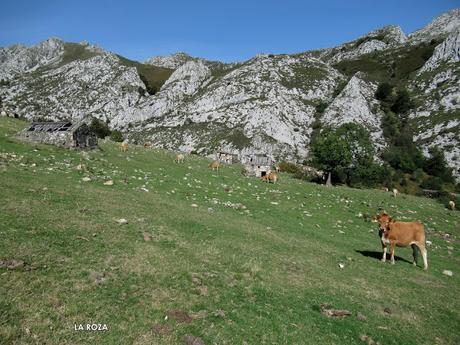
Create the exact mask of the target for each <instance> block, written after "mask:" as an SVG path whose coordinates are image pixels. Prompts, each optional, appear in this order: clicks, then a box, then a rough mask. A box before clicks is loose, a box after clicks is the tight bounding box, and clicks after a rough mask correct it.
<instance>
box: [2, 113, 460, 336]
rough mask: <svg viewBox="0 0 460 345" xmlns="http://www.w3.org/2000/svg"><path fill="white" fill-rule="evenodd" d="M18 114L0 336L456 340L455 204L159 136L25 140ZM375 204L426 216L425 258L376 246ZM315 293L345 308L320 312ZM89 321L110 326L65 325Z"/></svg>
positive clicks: (6, 182) (11, 148)
mask: <svg viewBox="0 0 460 345" xmlns="http://www.w3.org/2000/svg"><path fill="white" fill-rule="evenodd" d="M24 125H25V123H23V122H19V121H17V120H12V119H5V118H2V119H0V260H4V261H5V260H12V259H16V260H23V261H24V262H25V266H24V267H19V268H17V269H6V268H4V267H3V268H0V343H2V344H36V343H40V344H43V343H46V344H152V343H154V344H181V343H183V341H182V338H183V336H184V335H186V334H191V335H194V336H198V337H200V338H202V339H203V341H204V342H205V343H206V344H244V343H247V344H319V343H322V344H360V343H362V341H361V340H360V338H361V337H362V336H364V335H366V336H369V337H371V338H372V339H374V340H375V341H379V342H380V343H382V344H435V343H438V344H455V343H459V342H460V330H459V329H458V325H459V323H460V312H459V310H460V300H459V298H458V295H459V293H460V285H459V283H460V278H459V277H460V269H459V268H460V266H459V263H460V259H459V254H458V253H459V250H460V244H459V240H458V239H459V235H460V229H459V225H460V212H458V211H454V212H450V211H448V210H447V209H445V208H443V207H442V205H440V204H439V203H437V202H435V201H433V200H429V199H423V198H417V197H411V196H405V195H403V196H402V197H401V198H397V199H395V198H392V197H390V196H389V194H388V193H384V192H382V191H377V190H355V189H350V188H346V187H336V188H333V189H326V188H324V187H323V186H319V185H314V184H309V183H304V182H302V181H299V180H294V179H291V178H289V177H288V176H287V175H284V174H282V175H281V180H280V182H279V184H276V185H272V184H270V185H267V184H264V183H263V182H261V181H260V180H258V179H254V178H244V177H242V176H241V175H240V171H241V167H240V166H237V165H235V166H225V167H223V168H222V170H221V171H219V172H211V171H210V170H208V169H207V164H208V161H206V160H205V159H203V158H199V157H196V156H187V158H186V162H185V163H184V164H180V165H178V164H175V163H174V162H173V158H174V155H173V153H170V152H166V151H160V150H156V149H148V150H147V149H144V148H141V147H132V146H131V147H130V149H129V151H128V152H127V153H122V152H120V151H119V149H118V148H117V147H116V146H115V144H112V143H103V144H102V145H101V147H102V150H101V151H94V152H89V153H84V152H74V151H68V150H64V149H61V148H57V147H53V146H45V145H34V144H28V143H23V142H19V141H17V140H16V139H14V138H13V135H14V133H16V132H17V131H18V130H19V129H21V128H22V127H23V126H24ZM79 164H84V165H85V167H86V169H87V171H86V172H80V171H78V170H77V169H76V167H77V166H78V165H79ZM84 177H91V178H92V180H91V181H90V182H84V181H83V180H82V179H83V178H84ZM109 179H112V180H113V181H114V185H113V186H107V185H104V184H103V183H104V181H106V180H109ZM142 188H144V189H145V190H144V189H142ZM146 190H147V191H146ZM193 204H194V205H196V206H197V207H193V206H192V205H193ZM379 207H381V208H384V209H386V210H387V211H388V212H390V213H391V214H392V215H394V216H395V217H396V218H399V219H402V220H403V219H411V220H412V219H419V220H421V221H423V222H424V223H425V224H426V226H427V228H428V239H429V240H430V241H432V242H433V244H432V245H431V246H430V247H429V248H428V259H429V265H430V268H429V270H428V271H427V272H424V271H423V270H422V269H421V266H420V264H421V262H420V264H419V266H418V267H413V266H412V265H411V263H410V261H411V250H409V249H407V248H399V249H397V252H396V255H397V257H398V258H399V260H397V261H396V265H394V266H392V265H390V264H389V263H388V262H387V263H386V264H383V263H381V262H380V261H379V258H380V256H381V253H380V251H381V248H380V243H379V238H378V237H377V229H376V225H375V224H374V223H371V222H367V221H365V220H364V219H363V218H362V217H360V216H359V213H362V214H373V213H375V212H376V211H377V210H378V208H379ZM120 218H125V219H127V220H128V224H124V225H119V224H117V223H116V220H117V219H120ZM446 234H449V236H447V235H446ZM144 237H146V238H147V239H150V240H148V241H146V240H145V239H144ZM446 239H448V240H449V242H447V241H446ZM339 263H343V264H344V265H345V267H344V268H343V269H341V268H339V266H338V265H339ZM445 269H447V270H451V271H453V273H454V275H453V277H448V276H445V275H443V274H442V271H443V270H445ZM322 303H328V304H330V305H331V306H332V307H333V308H336V309H347V310H349V311H351V312H352V313H353V315H352V316H349V317H345V318H342V319H331V318H327V317H326V316H324V315H322V313H321V310H320V305H321V304H322ZM385 308H389V309H390V311H391V313H385V312H384V309H385ZM179 311H180V312H179ZM182 312H183V313H182ZM185 313H186V314H187V315H185ZM357 313H361V314H363V315H364V316H365V317H366V320H364V321H360V320H359V319H358V318H357ZM174 314H175V315H176V316H175V317H174ZM167 315H169V317H167V318H166V316H167ZM187 316H189V318H188V317H187ZM181 320H182V321H186V322H180V321H181ZM91 322H94V323H105V324H107V327H108V328H109V330H108V331H106V332H83V331H74V324H75V323H77V324H79V323H84V324H86V323H91ZM154 325H157V326H158V325H168V326H169V328H167V327H166V326H164V327H163V328H162V329H163V330H164V332H163V333H162V334H158V332H155V331H153V330H152V327H153V326H154Z"/></svg>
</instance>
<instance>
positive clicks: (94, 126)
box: [89, 118, 110, 139]
mask: <svg viewBox="0 0 460 345" xmlns="http://www.w3.org/2000/svg"><path fill="white" fill-rule="evenodd" d="M89 128H90V129H91V130H92V131H93V132H94V133H96V135H97V137H98V138H100V139H104V138H105V137H107V136H109V135H110V128H109V125H108V124H107V123H105V122H103V121H101V120H99V119H96V118H93V120H92V121H91V124H90V125H89Z"/></svg>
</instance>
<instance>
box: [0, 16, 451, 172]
mask: <svg viewBox="0 0 460 345" xmlns="http://www.w3.org/2000/svg"><path fill="white" fill-rule="evenodd" d="M459 17H460V10H458V9H456V10H452V11H449V12H447V13H444V14H442V15H440V16H438V17H436V18H435V19H434V20H433V21H432V22H431V23H429V24H428V25H427V26H425V27H424V28H422V29H420V30H417V31H415V32H414V33H411V34H409V35H406V34H404V32H403V31H402V30H401V28H400V27H399V26H395V25H390V26H385V27H383V28H380V29H377V30H373V31H371V32H369V33H368V34H366V35H363V36H361V37H359V38H357V39H355V40H353V41H350V42H346V43H344V44H342V45H339V46H337V47H332V48H326V49H321V50H315V51H306V52H301V53H296V54H276V55H275V54H259V55H256V56H254V57H253V58H251V59H249V60H247V61H243V62H235V63H223V62H218V61H210V60H206V59H203V58H196V57H192V56H190V55H188V54H185V53H176V54H173V55H171V56H166V57H152V58H149V59H147V60H146V61H144V63H140V62H136V61H132V60H129V59H126V58H124V57H122V56H119V55H116V54H114V53H111V52H108V51H105V50H104V49H102V48H100V47H97V46H94V45H90V44H88V43H86V42H83V43H67V42H64V41H62V40H59V39H56V38H51V39H48V40H46V41H43V42H41V43H39V44H37V45H35V46H32V47H29V48H27V47H24V46H20V45H16V46H10V47H7V48H0V80H3V81H2V83H1V86H0V97H1V98H2V101H3V106H4V108H5V109H7V110H9V111H10V112H16V113H18V114H20V115H22V116H24V117H26V118H29V119H33V118H46V119H51V120H58V119H63V118H70V119H80V118H82V117H85V116H92V117H96V118H100V119H103V120H104V121H107V122H109V125H110V126H111V127H112V128H116V129H120V130H122V131H124V132H125V133H126V135H127V136H128V138H129V139H130V140H133V141H140V142H142V141H146V140H149V141H153V142H154V143H155V144H156V145H157V146H161V147H166V148H170V149H180V150H186V151H196V152H198V153H200V154H204V155H208V154H212V153H213V152H215V151H216V150H227V151H237V152H239V153H242V154H251V153H264V154H269V155H271V156H273V157H274V158H286V159H292V160H303V159H305V158H306V157H308V156H309V144H310V139H311V134H312V132H313V127H314V126H315V125H316V124H318V123H320V124H321V125H322V126H338V125H340V124H343V123H346V122H354V123H358V124H361V125H363V126H365V127H366V128H367V129H369V131H370V133H371V137H372V139H373V142H374V144H375V146H376V147H377V148H378V149H379V151H381V150H382V149H383V148H384V147H385V146H386V145H387V143H386V140H385V138H383V134H382V128H381V127H382V117H383V112H382V110H381V109H380V107H379V102H378V101H377V100H376V99H375V97H374V93H375V90H376V88H377V85H378V84H379V83H381V82H383V81H389V82H391V83H393V84H394V85H396V86H397V87H404V88H407V89H408V90H409V91H410V92H411V94H412V95H413V98H414V100H415V106H414V108H413V109H412V110H411V111H410V113H409V118H410V121H411V126H412V127H413V128H414V135H415V138H416V140H417V142H418V143H419V144H420V145H421V146H422V148H423V149H424V151H425V152H428V149H429V147H430V145H432V143H433V142H436V143H437V145H438V146H440V147H441V148H443V149H445V153H446V157H447V159H448V162H449V165H450V166H452V167H453V168H455V173H456V174H457V176H458V175H459V172H458V169H459V168H460V163H459V162H460V151H459V149H458V148H457V147H460V142H459V139H458V137H459V134H458V133H459V128H460V115H459V108H460V87H459V86H458V85H460V83H459V82H458V81H459V75H460V67H459V60H460V59H459V54H458V52H459V46H460V44H459V38H458V37H459V35H458V28H459V26H460V19H459ZM438 85H439V86H438ZM433 90H434V91H433ZM321 107H323V108H324V110H323V111H322V112H321V111H318V109H319V108H321ZM427 112H428V116H427Z"/></svg>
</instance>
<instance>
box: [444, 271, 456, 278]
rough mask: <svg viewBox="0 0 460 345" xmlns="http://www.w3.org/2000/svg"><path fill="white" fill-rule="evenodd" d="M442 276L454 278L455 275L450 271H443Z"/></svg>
mask: <svg viewBox="0 0 460 345" xmlns="http://www.w3.org/2000/svg"><path fill="white" fill-rule="evenodd" d="M442 274H444V275H446V276H449V277H452V276H453V275H454V274H453V273H452V271H449V270H444V271H442Z"/></svg>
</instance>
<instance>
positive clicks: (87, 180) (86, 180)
mask: <svg viewBox="0 0 460 345" xmlns="http://www.w3.org/2000/svg"><path fill="white" fill-rule="evenodd" d="M81 180H82V181H83V182H89V181H91V177H88V176H85V177H83V178H82V179H81Z"/></svg>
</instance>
